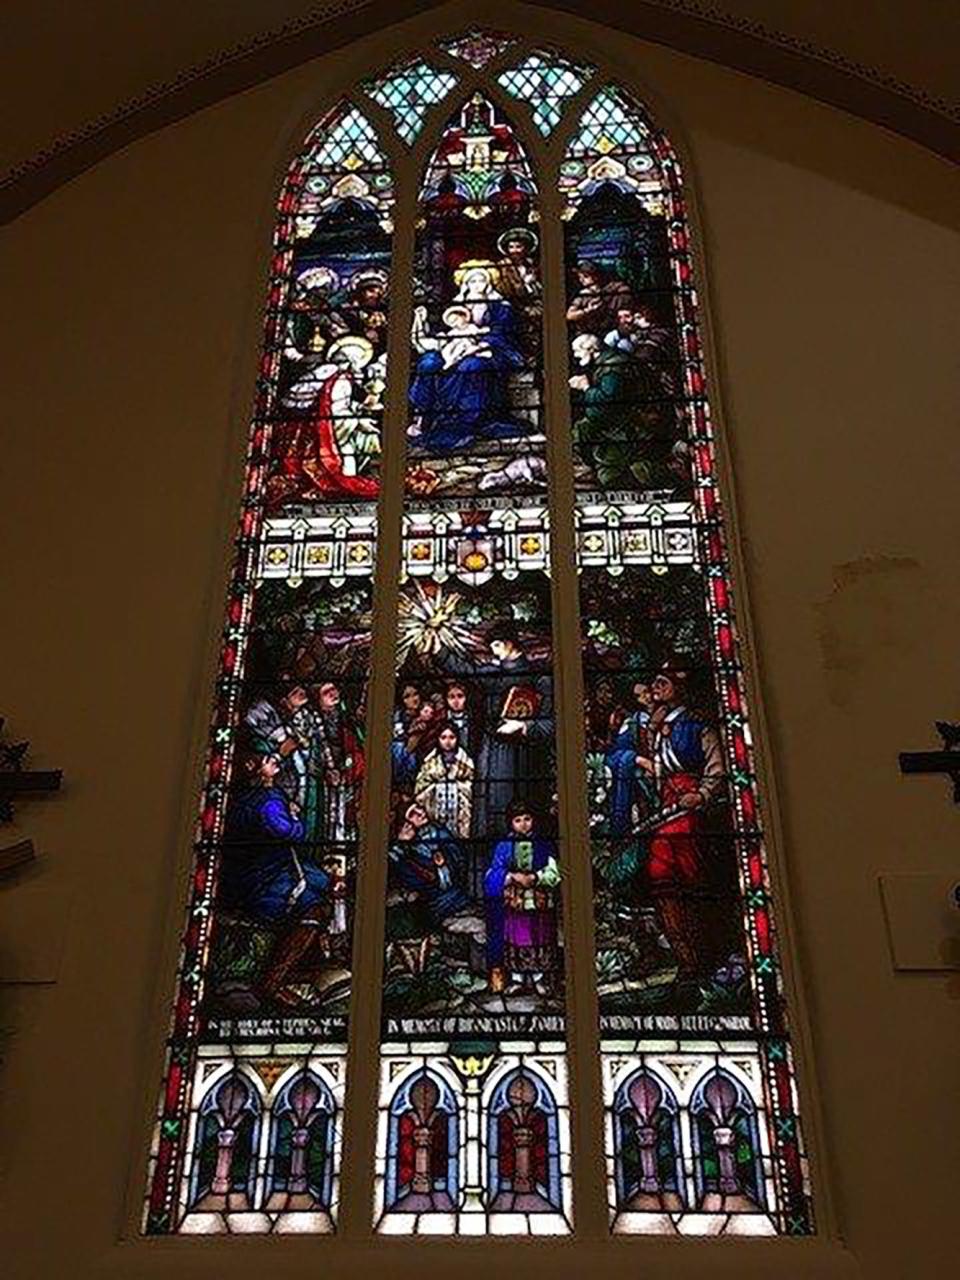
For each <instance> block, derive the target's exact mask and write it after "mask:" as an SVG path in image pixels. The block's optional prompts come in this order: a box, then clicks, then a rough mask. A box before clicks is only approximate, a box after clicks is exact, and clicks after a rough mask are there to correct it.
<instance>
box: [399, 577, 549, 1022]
mask: <svg viewBox="0 0 960 1280" xmlns="http://www.w3.org/2000/svg"><path fill="white" fill-rule="evenodd" d="M525 579H526V580H525ZM549 608H550V600H549V581H548V580H547V578H546V575H545V574H543V573H542V572H540V573H528V574H524V575H521V576H520V577H519V578H518V579H516V580H515V581H514V582H511V583H507V582H504V581H502V580H500V581H497V582H495V583H490V584H484V585H483V586H481V587H471V586H469V585H467V584H461V583H459V582H458V583H456V584H454V585H449V584H446V585H444V586H440V585H438V584H436V583H435V582H430V581H428V582H427V583H426V584H423V583H421V582H420V581H417V582H416V583H415V584H413V585H412V586H410V587H408V588H406V589H405V591H404V594H403V597H402V599H401V631H400V646H401V653H402V654H403V659H402V662H401V665H400V668H399V671H398V678H397V684H396V690H397V701H396V707H395V711H394V731H393V741H392V747H391V758H392V780H393V786H392V797H391V803H392V808H393V820H392V837H393V838H392V842H391V845H390V849H389V853H388V885H389V896H388V908H387V938H388V945H387V961H386V971H385V976H384V1006H383V1007H384V1015H385V1018H387V1020H388V1025H389V1023H390V1020H391V1019H396V1018H401V1017H403V1016H404V1015H410V1014H414V1013H417V1012H418V1011H419V1012H421V1013H422V1014H423V1015H427V1014H429V1015H430V1016H434V1017H435V1016H439V1015H441V1014H444V1013H447V1012H450V1011H453V1010H460V1011H465V1010H487V1011H504V1010H519V1009H523V1010H526V1011H530V1010H533V1009H537V1008H545V1007H549V1006H552V1005H556V1004H557V1001H558V997H559V994H560V990H561V986H562V981H561V979H562V959H561V953H560V928H559V893H558V887H559V882H560V865H559V856H558V851H557V830H556V790H555V764H554V751H553V739H554V711H553V691H552V679H551V675H550V613H549ZM426 1029H427V1028H426V1025H424V1030H426Z"/></svg>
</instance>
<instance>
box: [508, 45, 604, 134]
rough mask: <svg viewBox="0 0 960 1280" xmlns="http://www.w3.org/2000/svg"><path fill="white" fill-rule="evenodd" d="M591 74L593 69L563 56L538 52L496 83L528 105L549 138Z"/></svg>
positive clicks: (534, 119) (534, 120) (537, 123)
mask: <svg viewBox="0 0 960 1280" xmlns="http://www.w3.org/2000/svg"><path fill="white" fill-rule="evenodd" d="M592 74H593V69H592V68H591V67H585V66H578V65H577V64H576V63H573V62H571V61H570V60H569V59H568V58H565V57H564V56H563V55H562V54H559V53H555V52H553V51H547V50H542V49H538V50H537V51H536V52H535V53H531V54H530V55H529V56H528V57H526V58H524V60H523V61H522V62H521V63H519V65H518V66H516V67H513V68H511V70H509V71H504V72H503V73H502V74H501V75H499V76H498V77H497V80H498V82H499V83H500V84H502V85H503V87H504V88H505V89H506V90H507V92H508V93H512V94H513V96H514V97H515V98H519V99H520V101H521V102H526V103H527V104H528V105H529V107H530V110H531V111H532V113H533V122H534V124H535V125H536V126H537V128H538V129H539V130H540V132H541V133H542V134H543V135H544V136H545V137H546V136H547V135H549V134H551V133H552V132H553V131H554V129H555V128H556V127H557V125H558V124H559V123H560V117H561V116H562V115H563V108H564V104H565V103H566V100H567V99H568V98H572V97H573V96H574V94H577V93H579V92H580V90H581V89H582V88H583V86H584V85H585V84H586V82H587V80H588V79H589V77H590V76H591V75H592Z"/></svg>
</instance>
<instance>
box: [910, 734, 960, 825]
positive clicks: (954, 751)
mask: <svg viewBox="0 0 960 1280" xmlns="http://www.w3.org/2000/svg"><path fill="white" fill-rule="evenodd" d="M936 729H937V733H939V735H940V737H941V738H942V739H943V750H942V751H901V752H900V772H901V773H945V774H946V775H947V777H948V778H949V779H950V780H951V782H952V783H953V801H954V804H960V724H950V723H949V722H948V721H946V720H938V721H937V722H936Z"/></svg>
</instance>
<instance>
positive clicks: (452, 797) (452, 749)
mask: <svg viewBox="0 0 960 1280" xmlns="http://www.w3.org/2000/svg"><path fill="white" fill-rule="evenodd" d="M473 775H474V764H473V761H472V760H471V759H470V757H469V756H468V755H467V753H466V751H465V750H464V748H463V747H462V746H461V745H460V732H459V730H458V729H457V726H456V725H455V724H452V723H451V721H449V720H445V721H444V722H443V724H442V725H441V726H440V728H439V730H438V732H437V745H436V746H435V747H434V748H433V750H432V751H430V752H428V753H427V755H426V756H425V757H424V761H423V764H422V765H421V766H420V768H419V770H418V772H417V780H416V783H415V784H414V789H415V792H416V799H417V801H418V802H419V803H420V804H422V805H423V807H424V809H426V811H427V813H428V814H429V815H430V817H431V818H432V819H433V821H434V822H436V823H437V824H438V825H439V826H442V827H447V828H448V829H449V830H450V831H452V832H453V834H454V835H456V836H459V837H460V838H461V839H467V838H468V837H469V835H470V814H471V810H472V808H473Z"/></svg>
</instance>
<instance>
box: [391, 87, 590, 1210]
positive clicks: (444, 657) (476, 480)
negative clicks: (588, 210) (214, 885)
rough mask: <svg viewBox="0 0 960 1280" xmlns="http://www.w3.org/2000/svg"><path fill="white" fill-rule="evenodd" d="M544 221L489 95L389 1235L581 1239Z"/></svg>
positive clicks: (444, 265) (396, 804) (474, 130)
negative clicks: (418, 1102)
mask: <svg viewBox="0 0 960 1280" xmlns="http://www.w3.org/2000/svg"><path fill="white" fill-rule="evenodd" d="M538 205H539V199H538V193H537V187H536V180H535V175H534V172H533V168H532V166H531V164H530V161H529V159H528V157H527V154H526V151H525V149H524V147H523V145H522V143H521V141H520V139H519V137H518V136H517V133H516V131H515V129H514V126H513V124H512V123H511V121H510V120H509V118H508V117H507V116H506V115H505V114H504V113H503V112H502V111H501V109H500V108H499V107H498V106H497V105H496V104H495V103H494V102H493V101H492V100H491V99H490V98H488V97H487V96H486V95H485V94H483V93H481V92H475V93H472V94H471V95H470V96H469V97H468V98H467V99H466V101H465V102H464V103H463V104H462V105H461V107H460V108H459V109H458V111H457V112H456V113H455V115H454V116H453V117H452V118H451V119H450V121H449V122H448V124H447V126H446V128H445V129H444V130H443V132H442V133H441V135H440V140H439V142H438V144H437V146H436V147H435V149H434V151H433V153H432V154H431V156H430V158H429V160H428V161H427V164H426V170H425V174H424V179H423V183H422V186H421V191H420V202H419V210H418V213H419V216H418V226H417V234H416V239H415V246H414V279H413V312H412V316H413V321H412V330H411V335H410V336H411V345H412V351H411V376H410V385H409V392H408V399H409V404H408V411H409V412H408V419H407V428H406V437H407V438H406V470H405V490H406V500H405V504H404V516H403V529H402V534H403V539H402V557H401V565H400V582H401V586H400V596H399V616H398V620H397V624H398V625H397V652H396V663H397V681H396V689H395V703H394V712H393V716H394V720H393V738H392V743H391V809H392V812H391V815H390V843H389V847H388V850H387V900H386V937H385V954H384V972H383V992H382V1027H381V1061H382V1064H383V1066H384V1074H383V1078H382V1085H381V1126H380V1129H379V1132H378V1144H379V1145H378V1152H377V1160H378V1171H379V1174H378V1176H379V1177H380V1178H381V1179H382V1181H381V1182H379V1183H378V1193H377V1199H376V1204H375V1221H376V1226H377V1230H378V1231H380V1232H383V1233H396V1232H412V1233H415V1234H432V1233H442V1234H461V1235H470V1234H481V1233H486V1232H495V1233H508V1234H509V1233H520V1234H533V1233H540V1234H548V1233H566V1232H568V1231H569V1230H570V1226H571V1201H570V1189H569V1168H567V1167H565V1168H564V1171H563V1173H561V1145H563V1146H564V1147H565V1148H566V1150H567V1152H568V1146H569V1138H568V1136H567V1135H568V1125H567V1120H566V1108H567V1100H566V1096H565V1092H562V1093H561V1092H559V1090H560V1089H561V1088H562V1085H563V1082H565V1079H566V1067H565V1062H564V1057H563V1053H564V1050H563V1036H564V1028H565V1019H564V1009H565V995H564V985H565V984H564V969H563V951H562V930H561V926H560V905H561V903H560V894H561V885H562V878H563V863H564V853H563V850H562V845H561V841H560V839H559V831H558V823H557V785H558V784H557V765H556V707H555V698H554V681H553V664H554V658H553V638H552V637H553V625H552V596H551V585H550V578H549V574H550V540H549V515H548V509H547V502H546V488H547V481H548V476H547V461H546V438H545V432H544V421H543V385H542V372H541V371H542V341H543V340H542V314H543V302H542V285H541V279H540V253H539V248H540V238H539V233H538V223H539V207H538ZM428 1045H431V1046H432V1050H431V1052H429V1053H428V1052H427V1046H428ZM518 1045H521V1046H522V1048H521V1049H520V1052H521V1057H520V1058H519V1059H518V1058H517V1053H518ZM418 1046H419V1047H420V1049H421V1053H422V1055H423V1058H422V1067H421V1068H419V1070H420V1072H421V1074H420V1077H419V1078H420V1079H422V1081H423V1082H424V1083H423V1092H424V1097H425V1098H428V1101H429V1102H430V1106H431V1108H432V1110H431V1111H430V1116H429V1117H428V1115H427V1111H426V1110H425V1109H424V1107H423V1106H421V1107H420V1109H419V1110H417V1109H416V1108H414V1110H413V1111H412V1112H409V1113H407V1112H405V1113H404V1114H408V1115H409V1116H410V1117H411V1118H409V1119H408V1122H407V1123H408V1127H410V1126H412V1130H411V1132H414V1133H416V1134H419V1135H420V1140H421V1142H422V1144H423V1147H422V1148H421V1149H420V1154H419V1157H418V1159H419V1161H420V1165H421V1166H423V1168H422V1169H421V1171H420V1174H419V1175H418V1177H417V1179H416V1180H415V1181H412V1180H410V1179H407V1180H406V1181H404V1180H403V1179H401V1178H400V1176H399V1175H398V1174H397V1173H396V1172H395V1170H396V1169H397V1168H406V1167H408V1165H409V1160H408V1159H406V1157H405V1156H404V1149H403V1148H402V1146H398V1145H397V1144H398V1143H399V1141H400V1139H399V1138H398V1136H397V1135H398V1134H399V1133H400V1132H401V1130H400V1129H399V1128H398V1123H399V1122H398V1121H397V1120H396V1116H395V1108H396V1106H397V1102H396V1096H397V1095H396V1091H395V1087H394V1073H395V1072H396V1071H397V1070H400V1069H401V1066H402V1065H403V1064H405V1063H406V1058H405V1057H404V1056H403V1055H405V1054H407V1053H409V1052H411V1051H413V1052H415V1051H416V1050H417V1048H418ZM441 1049H442V1052H441ZM397 1055H401V1056H400V1057H398V1056H397ZM538 1058H539V1059H540V1060H541V1063H546V1064H547V1066H546V1068H543V1067H542V1068H541V1069H546V1070H547V1071H548V1072H549V1076H548V1077H547V1079H548V1080H549V1081H550V1083H545V1082H544V1077H543V1076H542V1075H541V1074H540V1073H538V1072H536V1071H535V1070H534V1068H533V1066H532V1065H530V1066H529V1067H524V1066H523V1065H515V1066H509V1069H510V1070H512V1071H513V1072H514V1074H513V1075H512V1076H511V1078H510V1080H509V1081H508V1082H506V1083H504V1084H503V1087H502V1088H501V1089H500V1091H499V1092H498V1093H497V1094H496V1097H495V1099H494V1101H492V1102H490V1101H489V1100H488V1101H487V1102H484V1099H485V1098H486V1092H485V1090H488V1089H489V1088H491V1087H493V1083H492V1082H494V1081H496V1080H498V1079H500V1080H501V1081H502V1080H503V1079H504V1072H505V1071H506V1070H507V1069H508V1064H513V1063H514V1062H515V1061H516V1062H517V1063H518V1064H522V1063H523V1062H526V1061H529V1062H530V1063H531V1064H532V1063H533V1062H534V1061H535V1060H537V1059H538ZM403 1069H406V1067H405V1065H404V1066H403ZM441 1078H445V1079H448V1081H449V1088H450V1090H451V1091H452V1092H451V1099H452V1101H451V1104H450V1105H451V1106H455V1108H456V1115H457V1116H458V1117H459V1119H458V1121H457V1123H458V1125H459V1129H458V1132H459V1134H460V1137H459V1139H458V1144H459V1150H460V1159H459V1162H458V1164H457V1168H458V1170H460V1181H459V1182H458V1184H457V1188H456V1194H454V1191H453V1190H452V1189H451V1185H450V1181H449V1178H448V1179H447V1181H446V1182H444V1181H443V1180H442V1178H441V1177H440V1175H439V1174H437V1173H436V1171H433V1172H430V1171H428V1170H427V1169H426V1162H427V1154H426V1149H425V1148H426V1144H427V1142H428V1133H429V1134H430V1135H432V1134H433V1132H434V1129H435V1128H436V1127H437V1126H438V1125H439V1126H442V1128H443V1132H444V1133H449V1131H450V1125H451V1124H452V1123H453V1121H452V1119H451V1120H448V1119H446V1118H440V1117H442V1116H444V1115H445V1109H444V1107H443V1106H442V1104H441V1102H440V1101H439V1099H440V1097H441V1095H440V1094H439V1093H438V1092H437V1090H438V1088H439V1083H438V1082H439V1080H440V1079H441ZM404 1105H405V1104H404ZM438 1107H439V1108H440V1110H439V1112H437V1108H438ZM446 1110H449V1108H446ZM435 1113H436V1114H435ZM561 1131H562V1134H563V1137H562V1138H561ZM434 1140H435V1139H434V1138H433V1137H432V1136H430V1137H429V1141H430V1142H431V1143H433V1142H434ZM437 1141H439V1139H437ZM431 1168H432V1166H431ZM438 1179H439V1181H438ZM431 1180H432V1181H431ZM428 1184H430V1185H429V1186H428Z"/></svg>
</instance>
